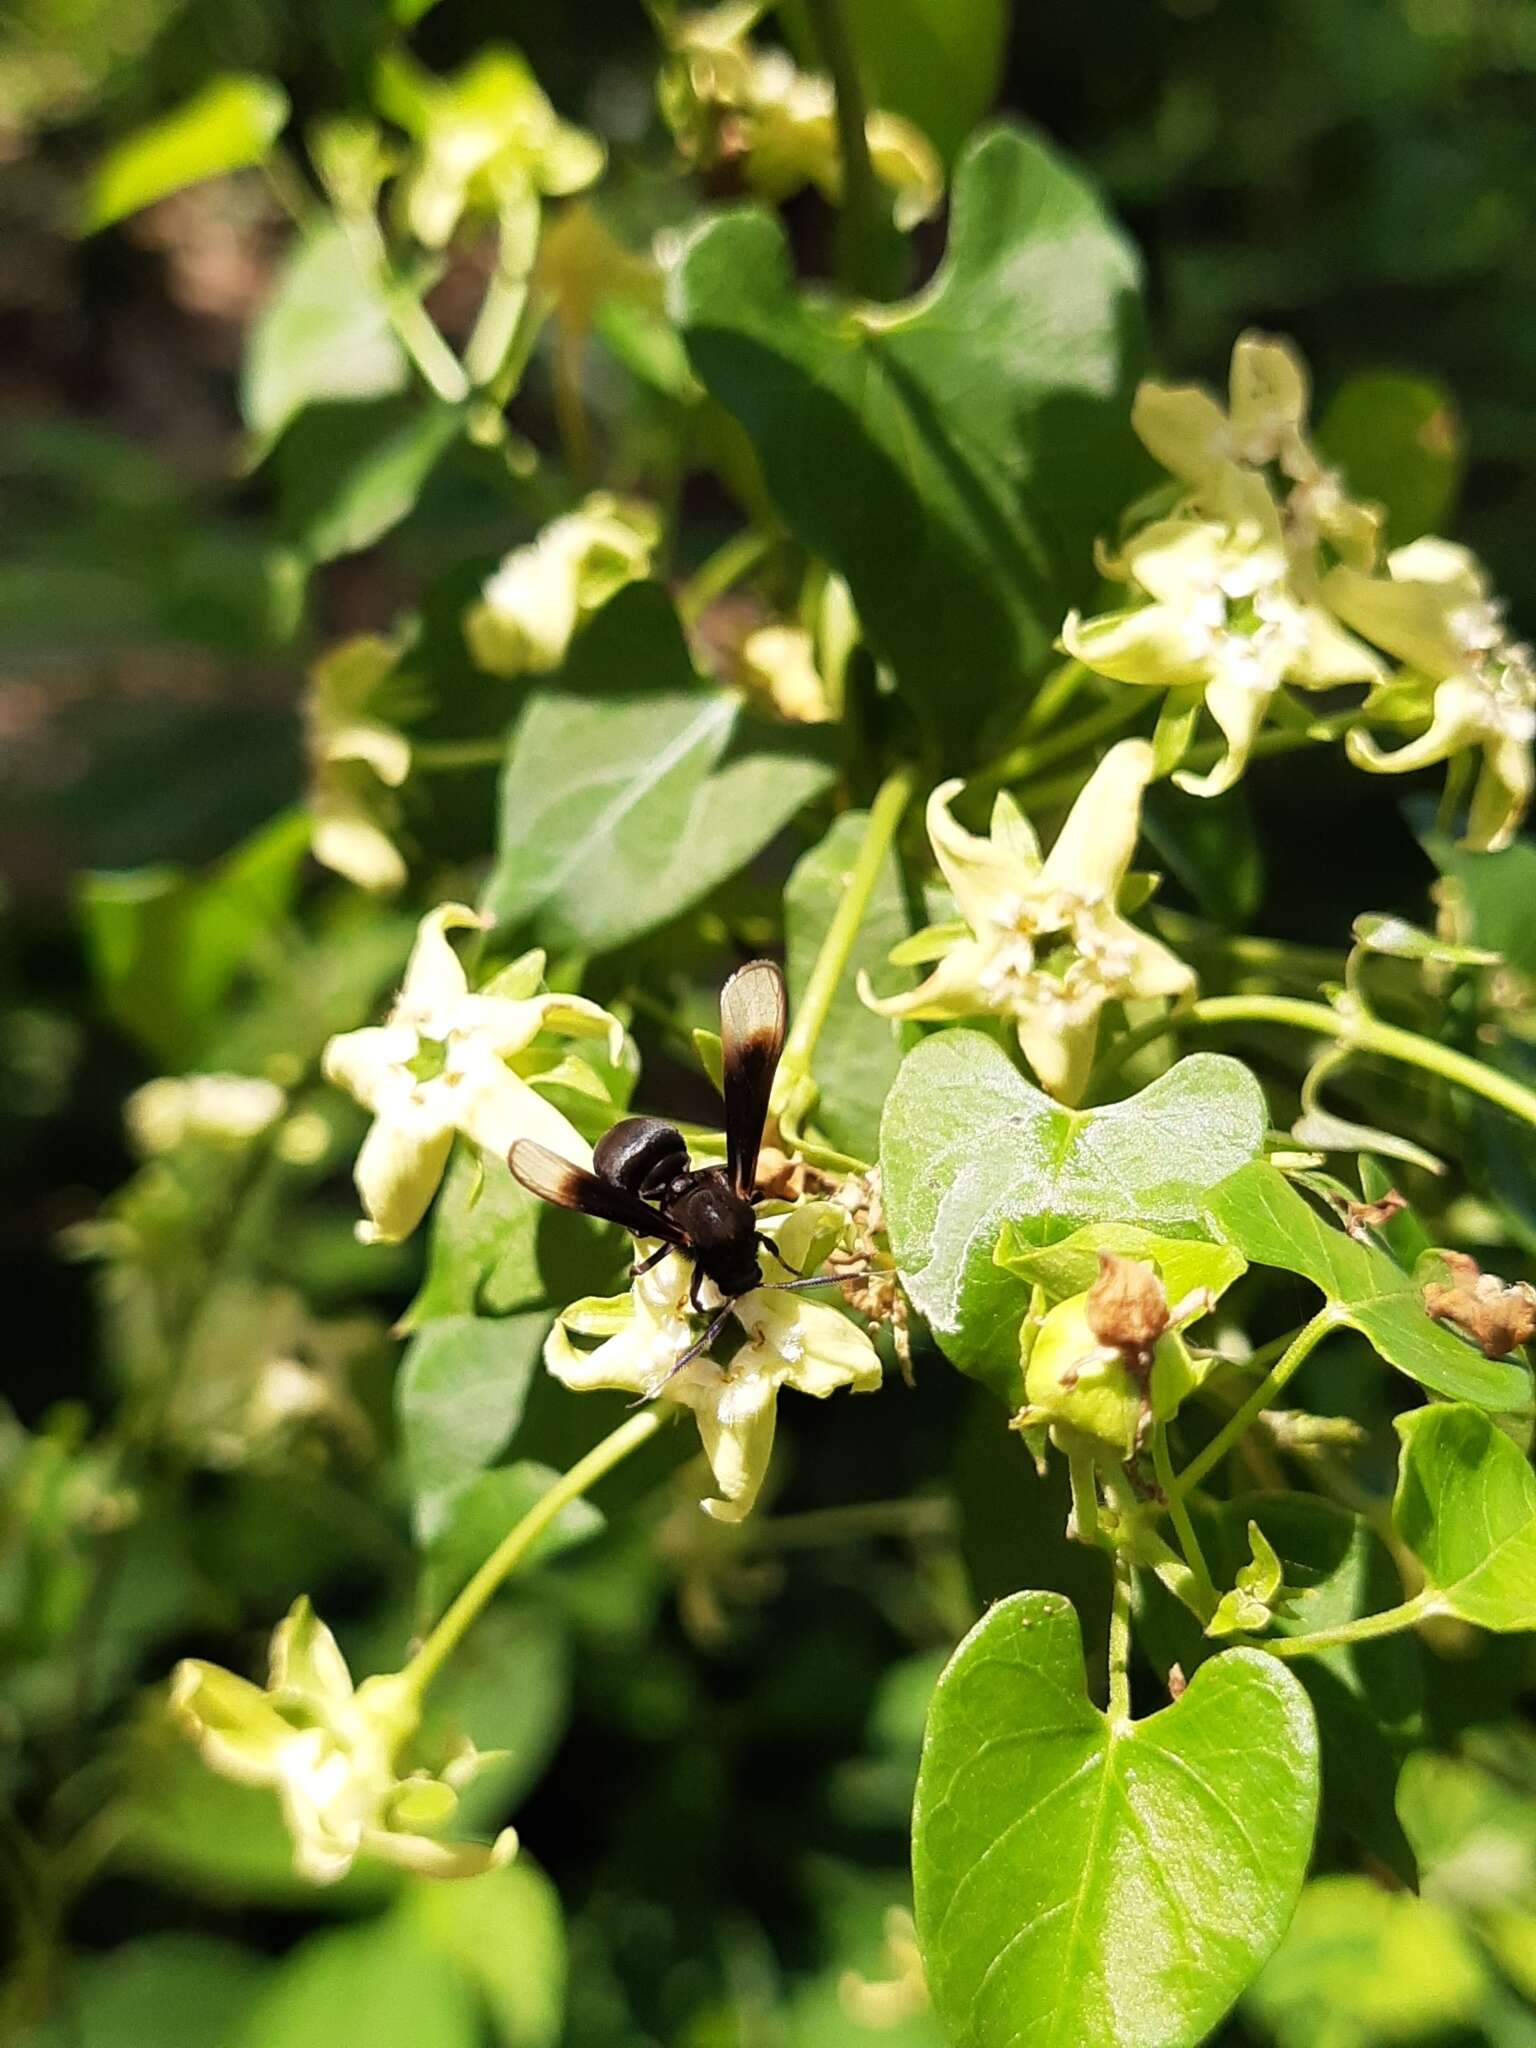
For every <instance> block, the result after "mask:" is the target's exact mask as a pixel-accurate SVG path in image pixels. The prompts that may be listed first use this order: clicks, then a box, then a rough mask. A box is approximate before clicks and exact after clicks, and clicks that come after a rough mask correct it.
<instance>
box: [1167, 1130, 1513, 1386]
mask: <svg viewBox="0 0 1536 2048" xmlns="http://www.w3.org/2000/svg"><path fill="white" fill-rule="evenodd" d="M1208 1213H1209V1215H1210V1217H1211V1219H1212V1220H1213V1221H1214V1223H1215V1224H1216V1227H1217V1228H1218V1230H1219V1231H1220V1232H1221V1234H1222V1236H1223V1237H1226V1238H1229V1239H1230V1240H1231V1242H1232V1243H1233V1244H1235V1245H1236V1246H1237V1247H1238V1248H1239V1250H1241V1251H1243V1252H1245V1253H1246V1254H1247V1255H1248V1257H1249V1258H1250V1259H1252V1260H1254V1261H1255V1263H1256V1264H1258V1265H1260V1266H1279V1267H1281V1268H1282V1269H1283V1270H1284V1271H1285V1272H1287V1273H1300V1274H1302V1275H1303V1276H1304V1277H1305V1278H1306V1279H1308V1280H1310V1281H1311V1282H1312V1284H1313V1286H1314V1287H1318V1288H1321V1290H1322V1292H1323V1293H1324V1294H1325V1295H1326V1296H1327V1298H1328V1300H1329V1302H1330V1303H1331V1304H1332V1306H1333V1307H1334V1309H1335V1310H1336V1311H1337V1314H1338V1320H1339V1322H1340V1324H1341V1325H1342V1324H1348V1325H1349V1326H1350V1327H1351V1328H1353V1329H1356V1330H1358V1331H1359V1332H1360V1334H1361V1335H1362V1336H1363V1337H1366V1338H1368V1339H1369V1341H1370V1343H1371V1344H1372V1345H1373V1346H1374V1348H1375V1349H1376V1350H1377V1351H1378V1352H1380V1354H1381V1356H1382V1357H1383V1358H1384V1359H1386V1360H1387V1362H1388V1364H1389V1365H1395V1366H1396V1367H1397V1369H1398V1370H1399V1372H1405V1373H1407V1374H1408V1375H1409V1377H1410V1378H1411V1379H1416V1380H1417V1381H1418V1382H1419V1384H1420V1385H1421V1386H1425V1387H1430V1388H1432V1389H1433V1390H1434V1392H1435V1393H1437V1394H1445V1395H1446V1396H1448V1397H1449V1398H1450V1399H1451V1400H1453V1401H1472V1402H1475V1403H1476V1404H1477V1406H1478V1407H1479V1408H1492V1409H1496V1410H1500V1411H1505V1410H1507V1411H1510V1412H1519V1413H1529V1411H1530V1407H1531V1376H1530V1374H1529V1372H1527V1371H1526V1369H1525V1368H1524V1366H1520V1365H1516V1364H1515V1363H1514V1362H1513V1361H1512V1360H1510V1359H1503V1358H1484V1357H1483V1356H1482V1354H1481V1353H1480V1352H1478V1351H1474V1350H1473V1348H1472V1346H1471V1345H1470V1344H1467V1343H1464V1342H1463V1341H1462V1339H1461V1338H1460V1337H1454V1336H1452V1334H1451V1332H1450V1331H1449V1330H1447V1329H1446V1328H1445V1327H1444V1325H1443V1324H1440V1323H1437V1322H1434V1321H1433V1320H1432V1319H1431V1318H1430V1316H1429V1315H1428V1314H1427V1313H1426V1312H1425V1308H1424V1294H1423V1290H1422V1289H1421V1288H1419V1287H1416V1286H1415V1285H1414V1282H1413V1281H1412V1280H1411V1279H1410V1278H1409V1276H1408V1275H1407V1274H1406V1273H1404V1272H1403V1271H1402V1270H1401V1268H1400V1267H1398V1266H1397V1265H1396V1264H1395V1263H1394V1262H1393V1261H1392V1260H1391V1259H1389V1258H1388V1257H1387V1255H1386V1253H1385V1252H1382V1251H1378V1250H1377V1249H1376V1247H1375V1246H1374V1245H1369V1244H1359V1243H1357V1242H1356V1240H1355V1239H1354V1238H1352V1237H1350V1236H1349V1235H1348V1234H1347V1232H1345V1231H1343V1230H1341V1229H1340V1228H1339V1227H1338V1226H1337V1225H1336V1224H1333V1223H1329V1222H1327V1221H1325V1219H1324V1218H1323V1217H1322V1216H1321V1215H1320V1214H1319V1213H1318V1211H1317V1210H1316V1209H1314V1208H1313V1207H1312V1205H1311V1204H1310V1203H1309V1202H1307V1201H1306V1200H1305V1199H1304V1198H1303V1197H1302V1196H1301V1195H1299V1194H1298V1193H1297V1191H1296V1190H1295V1188H1293V1187H1292V1186H1291V1184H1290V1182H1289V1181H1288V1180H1287V1179H1286V1178H1285V1176H1284V1174H1282V1173H1280V1172H1279V1171H1278V1170H1277V1169H1276V1168H1275V1167H1273V1166H1270V1165H1268V1164H1266V1163H1264V1162H1263V1161H1255V1162H1254V1164H1252V1165H1251V1166H1245V1167H1244V1168H1243V1169H1242V1171H1241V1172H1240V1173H1235V1174H1234V1175H1233V1176H1232V1178H1231V1180H1229V1181H1228V1182H1227V1183H1226V1185H1225V1186H1223V1187H1220V1188H1218V1189H1217V1190H1216V1192H1215V1193H1214V1194H1213V1195H1212V1196H1211V1198H1210V1202H1209V1204H1208Z"/></svg>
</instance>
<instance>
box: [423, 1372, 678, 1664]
mask: <svg viewBox="0 0 1536 2048" xmlns="http://www.w3.org/2000/svg"><path fill="white" fill-rule="evenodd" d="M666 1420H667V1411H666V1410H664V1409H662V1408H659V1407H656V1406H654V1405H653V1406H651V1407H649V1408H642V1409H640V1410H639V1412H638V1413H637V1414H634V1415H631V1416H630V1417H629V1419H628V1421H626V1422H621V1423H620V1424H619V1426H618V1428H617V1429H616V1430H613V1431H612V1432H611V1433H610V1434H609V1435H608V1436H605V1437H604V1438H603V1440H602V1442H601V1443H600V1444H596V1445H594V1447H593V1448H592V1449H591V1450H590V1451H588V1452H587V1455H586V1456H585V1457H584V1458H578V1459H577V1461H576V1463H575V1464H574V1465H573V1466H572V1467H571V1469H570V1471H569V1472H566V1473H564V1474H562V1475H561V1477H560V1478H559V1479H557V1480H556V1481H555V1483H554V1485H553V1486H552V1487H550V1489H549V1491H548V1492H547V1493H544V1494H541V1495H540V1497H539V1499H538V1500H536V1501H535V1502H534V1504H533V1506H532V1507H531V1508H530V1509H529V1510H528V1512H527V1514H526V1515H524V1516H523V1518H522V1520H521V1521H520V1522H517V1523H515V1524H514V1526H513V1527H512V1528H511V1529H510V1530H509V1531H508V1532H507V1534H506V1535H505V1536H503V1537H502V1539H501V1541H500V1543H498V1544H497V1546H496V1548H495V1549H494V1550H493V1551H492V1552H491V1554H490V1556H489V1557H488V1558H487V1559H486V1560H485V1563H484V1564H483V1565H481V1567H480V1569H479V1571H477V1572H476V1573H475V1575H474V1577H473V1578H472V1579H471V1580H470V1581H469V1583H468V1585H467V1586H465V1587H464V1589H463V1591H462V1592H461V1593H460V1594H459V1595H458V1597H457V1598H456V1599H455V1600H454V1601H452V1603H451V1604H450V1605H449V1607H448V1609H447V1611H446V1612H445V1613H444V1614H443V1616H442V1618H441V1619H440V1620H439V1622H438V1624H437V1626H436V1627H435V1628H434V1629H433V1630H432V1632H431V1634H430V1635H429V1636H428V1637H427V1639H426V1641H425V1642H424V1643H423V1644H422V1646H421V1648H420V1649H419V1650H418V1651H417V1652H416V1654H415V1656H414V1657H412V1659H411V1661H410V1662H409V1663H408V1664H407V1665H406V1667H405V1670H404V1671H403V1672H402V1673H401V1676H402V1677H404V1678H406V1679H408V1680H409V1681H410V1683H411V1685H412V1686H413V1687H414V1688H415V1690H416V1692H417V1694H418V1695H419V1694H420V1693H422V1692H424V1691H425V1689H426V1688H427V1686H429V1685H430V1684H431V1683H432V1680H433V1679H434V1678H435V1677H436V1676H437V1674H438V1672H439V1671H441V1670H442V1668H443V1666H444V1664H446V1663H447V1661H448V1659H449V1658H450V1657H451V1656H452V1655H453V1653H454V1651H455V1650H456V1649H457V1648H458V1646H459V1644H460V1642H461V1641H462V1640H463V1638H464V1636H465V1634H466V1632H467V1631H468V1629H469V1628H470V1626H471V1624H472V1623H473V1622H474V1621H475V1620H476V1618H477V1617H478V1616H479V1614H480V1613H481V1611H482V1610H483V1609H484V1607H485V1606H486V1604H487V1602H488V1601H489V1600H490V1599H491V1597H492V1595H493V1594H494V1593H495V1592H496V1591H497V1589H498V1588H499V1587H500V1585H501V1583H502V1581H503V1580H504V1579H505V1578H506V1577H507V1576H508V1575H509V1573H511V1572H513V1571H515V1570H516V1568H517V1566H518V1565H519V1564H520V1563H521V1561H522V1559H523V1558H524V1557H526V1556H527V1554H528V1552H529V1551H530V1550H531V1549H532V1548H533V1546H534V1544H535V1543H536V1542H537V1541H538V1540H539V1538H540V1537H541V1536H542V1535H543V1533H544V1531H545V1530H546V1529H547V1528H548V1527H549V1525H550V1524H551V1522H553V1521H554V1519H555V1517H556V1516H557V1515H558V1514H559V1513H560V1510H561V1509H562V1508H564V1507H567V1506H569V1504H570V1503H571V1502H572V1501H573V1500H579V1499H580V1498H581V1496H582V1495H583V1494H584V1493H585V1492H586V1491H587V1489H588V1488H589V1487H592V1486H595V1485H596V1484H597V1482H598V1480H599V1479H601V1478H602V1477H603V1476H604V1475H605V1474H606V1473H608V1472H611V1471H612V1470H613V1468H614V1466H615V1465H619V1464H622V1463H623V1461H624V1460H625V1459H626V1458H627V1457H628V1456H629V1455H630V1453H631V1452H632V1451H637V1450H639V1448H640V1446H641V1445H642V1444H643V1443H648V1442H649V1441H650V1439H651V1438H652V1437H653V1436H654V1435H655V1434H656V1432H657V1430H659V1429H660V1428H661V1426H662V1424H663V1423H664V1422H665V1421H666Z"/></svg>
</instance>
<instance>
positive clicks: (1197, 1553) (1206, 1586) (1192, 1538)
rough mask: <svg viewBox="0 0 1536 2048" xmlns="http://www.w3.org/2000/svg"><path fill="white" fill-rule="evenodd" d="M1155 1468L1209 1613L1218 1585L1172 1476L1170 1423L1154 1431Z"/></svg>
mask: <svg viewBox="0 0 1536 2048" xmlns="http://www.w3.org/2000/svg"><path fill="white" fill-rule="evenodd" d="M1152 1470H1153V1471H1154V1472H1155V1473H1156V1475H1157V1483H1158V1485H1159V1486H1160V1487H1161V1488H1162V1490H1163V1493H1164V1495H1165V1496H1166V1497H1167V1501H1168V1512H1169V1514H1170V1515H1171V1516H1172V1518H1173V1526H1174V1529H1175V1531H1176V1532H1177V1535H1178V1539H1179V1547H1180V1548H1181V1549H1182V1550H1183V1552H1184V1562H1185V1563H1186V1564H1187V1565H1188V1566H1189V1571H1190V1576H1191V1578H1192V1579H1193V1580H1194V1590H1195V1593H1196V1596H1197V1597H1198V1598H1199V1599H1200V1601H1201V1602H1202V1603H1204V1604H1205V1609H1206V1612H1207V1614H1211V1613H1214V1612H1215V1609H1216V1599H1217V1595H1216V1585H1215V1581H1214V1580H1213V1579H1212V1577H1211V1572H1210V1567H1209V1565H1207V1563H1206V1561H1205V1552H1204V1551H1203V1550H1202V1549H1201V1548H1200V1538H1199V1537H1198V1536H1197V1535H1196V1534H1195V1525H1194V1523H1193V1522H1192V1521H1191V1520H1190V1515H1189V1507H1188V1504H1187V1503H1186V1501H1185V1499H1184V1496H1183V1494H1182V1493H1180V1491H1179V1489H1178V1485H1177V1483H1176V1481H1175V1479H1174V1476H1173V1462H1172V1460H1171V1459H1170V1458H1169V1455H1168V1430H1167V1426H1166V1425H1165V1424H1163V1423H1159V1424H1158V1425H1157V1426H1156V1427H1155V1428H1154V1429H1153V1431H1152Z"/></svg>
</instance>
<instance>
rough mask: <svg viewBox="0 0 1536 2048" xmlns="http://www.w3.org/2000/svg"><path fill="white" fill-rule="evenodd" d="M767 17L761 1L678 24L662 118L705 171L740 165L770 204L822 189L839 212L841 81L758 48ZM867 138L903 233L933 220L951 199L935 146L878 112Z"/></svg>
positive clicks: (741, 0) (869, 121) (729, 5)
mask: <svg viewBox="0 0 1536 2048" xmlns="http://www.w3.org/2000/svg"><path fill="white" fill-rule="evenodd" d="M762 12H763V8H762V6H761V4H759V0H726V4H724V5H723V6H719V7H712V8H709V9H707V10H705V11H704V12H702V13H697V14H686V15H683V16H682V17H680V18H679V19H678V20H676V21H674V22H673V23H672V24H671V26H670V29H669V32H668V39H669V41H670V44H671V48H672V61H671V63H670V64H669V65H668V66H667V68H666V70H665V71H664V72H663V74H662V80H661V109H662V113H663V115H664V117H665V119H666V121H667V124H668V126H669V127H670V128H671V130H672V132H673V134H674V135H675V136H676V137H677V140H678V145H679V147H680V148H681V149H682V151H683V154H684V155H685V156H686V157H688V159H689V160H690V162H692V163H695V164H697V165H698V166H699V167H700V168H701V169H703V170H711V169H713V168H715V167H716V166H717V165H719V164H722V163H733V164H736V165H738V166H739V167H740V170H741V173H742V175H743V177H744V178H745V179H746V182H747V183H748V184H749V185H750V186H751V188H752V189H753V191H754V192H759V193H761V194H762V196H763V197H764V198H765V199H769V200H772V201H775V202H776V201H778V200H781V199H787V198H788V197H789V196H790V195H791V193H794V192H798V191H799V190H800V189H801V187H802V186H804V185H814V186H815V187H816V189H817V190H818V191H819V192H820V193H821V194H822V195H823V197H825V198H826V199H828V200H830V201H831V202H832V203H833V204H834V205H836V204H838V203H839V201H840V198H841V192H842V161H841V158H840V156H839V153H838V146H837V106H836V99H835V96H834V94H833V90H832V82H831V80H830V79H828V78H822V77H820V76H817V75H815V74H813V73H807V72H803V71H800V70H798V69H797V68H796V66H795V64H794V63H793V61H792V60H791V59H790V57H789V56H787V55H786V53H785V52H784V51H783V50H760V49H756V48H754V47H753V45H752V44H751V42H750V41H749V40H748V38H749V35H750V32H751V30H752V28H753V27H754V25H755V24H756V22H757V19H758V17H759V15H760V14H761V13H762ZM865 138H866V141H867V143H868V147H869V161H870V166H871V168H872V169H873V171H874V173H875V176H876V177H877V178H879V179H880V180H881V181H882V182H883V183H884V184H886V185H888V186H889V187H890V188H891V191H892V194H893V195H894V205H895V215H896V223H897V225H898V227H903V228H907V227H912V226H915V225H916V223H917V222H918V221H920V220H925V219H926V218H927V216H928V215H929V214H930V213H932V212H933V210H934V209H935V207H936V206H937V205H938V203H939V200H940V197H941V196H942V193H943V170H942V167H941V166H940V163H939V159H938V155H937V153H936V152H935V150H934V148H933V145H932V144H931V143H930V142H929V141H928V139H927V137H926V136H925V135H923V134H922V132H921V131H920V130H919V129H917V128H915V127H914V126H913V125H912V123H911V122H910V121H906V120H903V119H902V118H901V116H900V115H899V114H891V113H886V112H883V111H880V110H878V109H877V110H876V111H874V112H872V113H870V114H869V115H868V116H867V117H866V121H865Z"/></svg>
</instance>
